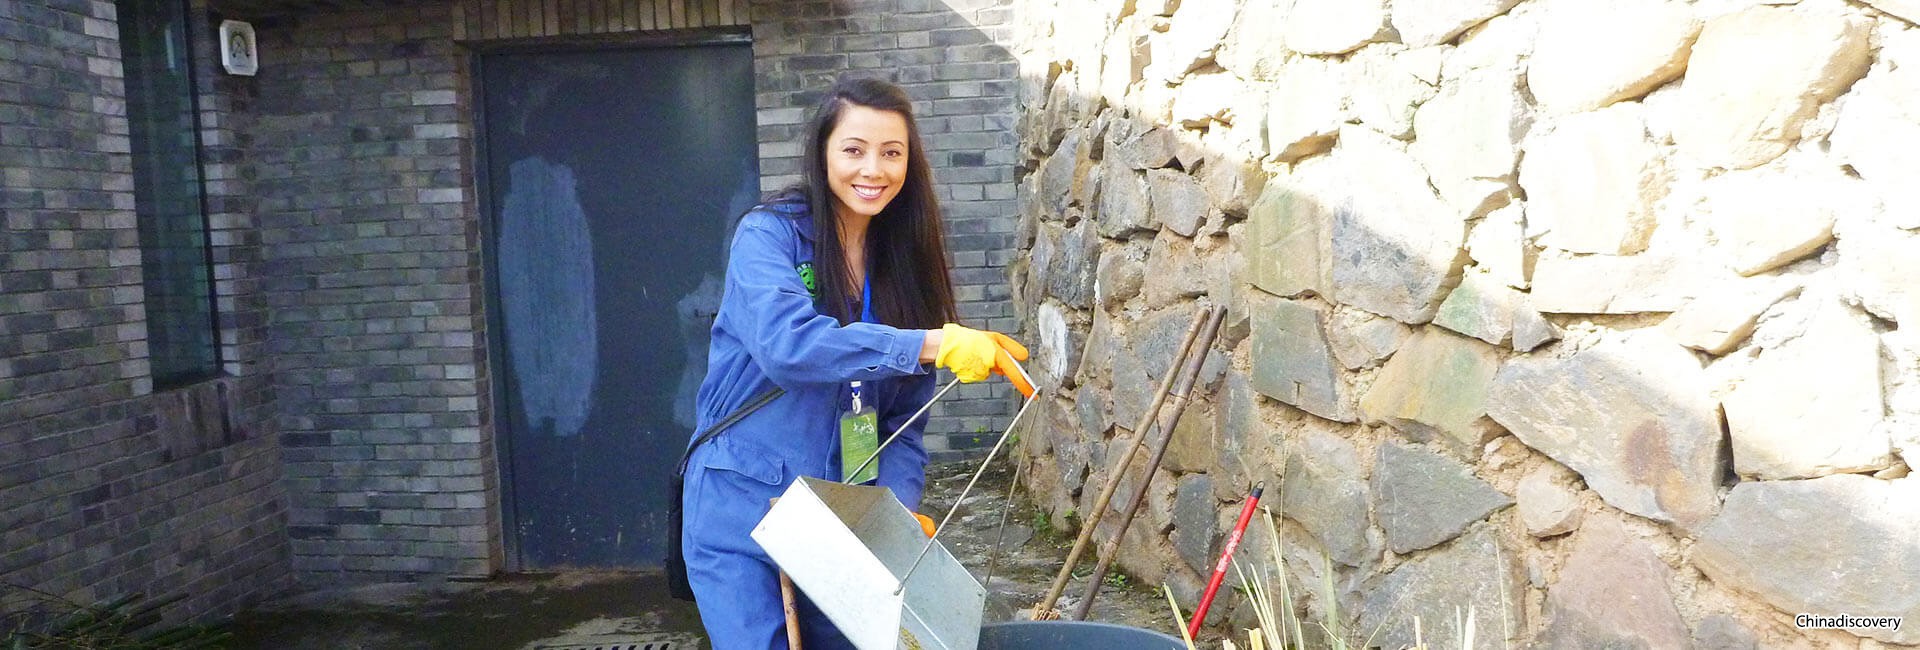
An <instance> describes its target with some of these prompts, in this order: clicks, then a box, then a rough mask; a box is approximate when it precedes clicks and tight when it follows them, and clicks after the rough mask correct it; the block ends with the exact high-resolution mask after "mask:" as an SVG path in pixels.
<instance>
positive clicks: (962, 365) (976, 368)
mask: <svg viewBox="0 0 1920 650" xmlns="http://www.w3.org/2000/svg"><path fill="white" fill-rule="evenodd" d="M999 354H1000V345H999V344H998V343H996V342H994V340H993V337H991V336H987V333H986V332H983V331H980V330H977V329H973V328H970V327H962V326H960V325H956V324H954V323H947V325H946V326H945V327H942V328H940V353H939V354H937V355H935V356H934V358H933V364H934V365H936V366H939V367H942V368H946V369H948V370H952V371H953V374H954V376H956V377H959V378H960V381H962V382H965V383H969V384H971V383H973V382H976V381H982V380H985V379H986V378H987V376H988V375H991V374H993V362H994V358H995V357H996V356H998V355H999Z"/></svg>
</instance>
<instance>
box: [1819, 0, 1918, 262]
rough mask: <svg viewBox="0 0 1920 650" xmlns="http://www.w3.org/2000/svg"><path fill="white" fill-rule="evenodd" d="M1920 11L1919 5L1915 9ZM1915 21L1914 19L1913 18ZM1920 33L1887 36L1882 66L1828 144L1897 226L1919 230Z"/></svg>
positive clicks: (1853, 93)
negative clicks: (1915, 99) (1873, 194)
mask: <svg viewBox="0 0 1920 650" xmlns="http://www.w3.org/2000/svg"><path fill="white" fill-rule="evenodd" d="M1910 4H1911V5H1912V6H1913V7H1915V8H1916V9H1920V2H1913V3H1910ZM1909 15H1912V14H1909ZM1914 97H1920V31H1914V30H1908V31H1906V32H1901V33H1895V34H1888V35H1886V41H1885V44H1884V45H1882V46H1881V48H1880V61H1879V63H1877V64H1875V65H1874V67H1873V70H1872V71H1871V72H1869V73H1867V76H1866V78H1865V79H1861V80H1860V82H1859V83H1856V84H1854V85H1853V88H1852V89H1851V90H1849V91H1847V95H1846V97H1845V98H1844V99H1843V100H1841V101H1840V102H1839V105H1840V115H1839V118H1838V120H1837V121H1836V123H1835V124H1834V127H1833V133H1832V135H1831V136H1830V137H1829V138H1828V139H1829V141H1830V142H1831V143H1832V145H1833V157H1834V158H1835V159H1836V160H1838V161H1839V162H1842V163H1844V164H1846V165H1848V166H1850V167H1852V168H1853V169H1854V171H1855V172H1856V173H1858V174H1859V175H1860V178H1862V179H1865V181H1866V183H1867V184H1868V185H1870V186H1872V189H1873V190H1874V193H1875V194H1877V195H1878V196H1879V198H1880V202H1881V203H1882V204H1884V205H1885V209H1886V214H1885V215H1884V217H1883V218H1885V219H1887V220H1888V222H1889V223H1890V224H1892V225H1895V226H1898V227H1901V228H1906V229H1909V230H1913V229H1920V184H1916V183H1914V182H1913V179H1915V178H1920V106H1916V102H1914V101H1913V98H1914Z"/></svg>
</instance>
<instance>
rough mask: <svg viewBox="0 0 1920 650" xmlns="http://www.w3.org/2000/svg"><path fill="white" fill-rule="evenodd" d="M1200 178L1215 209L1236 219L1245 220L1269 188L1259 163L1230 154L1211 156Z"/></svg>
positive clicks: (1214, 153)
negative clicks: (1262, 193)
mask: <svg viewBox="0 0 1920 650" xmlns="http://www.w3.org/2000/svg"><path fill="white" fill-rule="evenodd" d="M1189 169H1191V167H1189ZM1198 176H1199V178H1200V186H1201V187H1202V188H1204V189H1206V191H1207V199H1208V200H1209V201H1212V203H1213V208H1214V209H1215V210H1219V211H1221V212H1225V213H1227V214H1230V215H1233V216H1236V217H1240V216H1245V215H1246V214H1247V207H1248V206H1251V205H1253V202H1254V201H1255V200H1256V199H1258V198H1260V191H1261V190H1263V189H1266V186H1267V172H1266V170H1264V169H1261V167H1260V163H1259V162H1258V161H1255V160H1251V159H1249V158H1247V157H1245V156H1243V155H1240V154H1239V153H1236V152H1231V151H1228V152H1211V153H1209V154H1208V155H1207V156H1206V162H1204V163H1201V166H1200V171H1199V173H1198Z"/></svg>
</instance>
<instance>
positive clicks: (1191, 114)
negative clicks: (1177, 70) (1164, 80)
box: [1173, 72, 1241, 127]
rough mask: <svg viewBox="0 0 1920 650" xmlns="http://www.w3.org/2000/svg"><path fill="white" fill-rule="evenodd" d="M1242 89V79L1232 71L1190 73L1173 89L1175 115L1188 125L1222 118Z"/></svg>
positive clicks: (1203, 123)
mask: <svg viewBox="0 0 1920 650" xmlns="http://www.w3.org/2000/svg"><path fill="white" fill-rule="evenodd" d="M1240 92H1241V83H1240V80H1239V79H1238V78H1236V77H1234V76H1233V75H1232V74H1230V73H1225V72H1221V73H1215V74H1195V75H1191V76H1188V77H1186V78H1185V79H1184V80H1183V81H1181V83H1180V86H1179V87H1178V88H1175V89H1174V96H1173V119H1174V121H1175V122H1178V123H1180V124H1183V125H1186V126H1189V127H1205V126H1207V125H1208V123H1210V122H1216V121H1223V120H1225V118H1226V116H1227V113H1228V112H1229V111H1231V109H1232V108H1233V101H1234V98H1235V97H1238V96H1240Z"/></svg>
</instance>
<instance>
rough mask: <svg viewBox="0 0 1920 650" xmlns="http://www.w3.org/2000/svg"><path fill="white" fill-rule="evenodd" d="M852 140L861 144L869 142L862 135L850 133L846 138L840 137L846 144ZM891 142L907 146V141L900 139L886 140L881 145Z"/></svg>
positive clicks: (841, 141) (842, 142)
mask: <svg viewBox="0 0 1920 650" xmlns="http://www.w3.org/2000/svg"><path fill="white" fill-rule="evenodd" d="M850 142H851V143H859V144H866V143H867V140H866V138H862V137H859V136H853V135H850V136H847V137H844V138H840V143H841V144H846V143H850ZM890 144H891V145H898V146H902V147H904V146H907V143H906V142H904V141H900V140H888V141H886V142H882V143H880V146H883V147H884V146H886V145H890Z"/></svg>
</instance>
